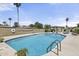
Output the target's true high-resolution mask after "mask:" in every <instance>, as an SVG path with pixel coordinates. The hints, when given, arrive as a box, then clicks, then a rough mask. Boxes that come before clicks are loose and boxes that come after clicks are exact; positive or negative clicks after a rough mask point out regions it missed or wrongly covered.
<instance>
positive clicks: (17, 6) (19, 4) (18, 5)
mask: <svg viewBox="0 0 79 59" xmlns="http://www.w3.org/2000/svg"><path fill="white" fill-rule="evenodd" d="M14 5H15V6H16V8H17V20H18V24H19V7H20V6H21V3H14Z"/></svg>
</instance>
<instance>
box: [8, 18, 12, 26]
mask: <svg viewBox="0 0 79 59" xmlns="http://www.w3.org/2000/svg"><path fill="white" fill-rule="evenodd" d="M8 20H9V21H10V26H11V20H12V18H8Z"/></svg>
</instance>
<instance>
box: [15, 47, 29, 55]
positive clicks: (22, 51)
mask: <svg viewBox="0 0 79 59" xmlns="http://www.w3.org/2000/svg"><path fill="white" fill-rule="evenodd" d="M27 53H28V50H27V49H26V48H23V49H21V50H19V51H17V53H16V54H17V56H26V55H27Z"/></svg>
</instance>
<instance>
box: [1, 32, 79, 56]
mask: <svg viewBox="0 0 79 59" xmlns="http://www.w3.org/2000/svg"><path fill="white" fill-rule="evenodd" d="M34 34H38V33H34ZM26 35H31V34H24V35H16V36H8V37H4V38H5V41H6V40H9V39H11V38H15V37H20V36H26ZM61 45H62V46H61V48H62V49H61V51H60V52H59V55H60V56H79V35H77V36H74V35H71V34H67V36H66V37H65V39H64V40H63V41H62V42H61ZM15 53H16V51H15V50H14V49H13V48H11V47H10V46H9V45H7V44H6V43H5V42H4V43H0V55H1V56H15ZM43 56H57V55H56V54H54V53H53V52H51V51H50V52H49V53H47V54H44V55H43Z"/></svg>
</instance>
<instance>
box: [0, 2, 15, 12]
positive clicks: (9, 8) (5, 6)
mask: <svg viewBox="0 0 79 59" xmlns="http://www.w3.org/2000/svg"><path fill="white" fill-rule="evenodd" d="M13 8H14V6H13V4H11V3H9V4H8V3H0V11H12V10H13Z"/></svg>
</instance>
